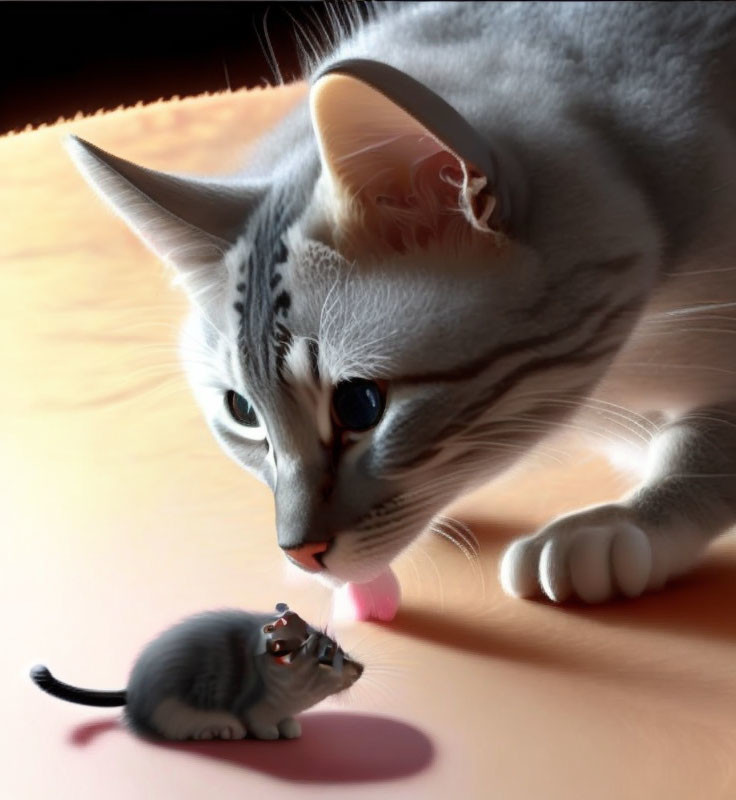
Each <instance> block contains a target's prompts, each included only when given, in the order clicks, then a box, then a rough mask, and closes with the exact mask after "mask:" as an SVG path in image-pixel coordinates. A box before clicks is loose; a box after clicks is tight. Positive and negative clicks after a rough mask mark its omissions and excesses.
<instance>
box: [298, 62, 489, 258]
mask: <svg viewBox="0 0 736 800" xmlns="http://www.w3.org/2000/svg"><path fill="white" fill-rule="evenodd" d="M312 113H313V116H314V120H315V125H316V131H317V133H318V137H319V140H320V144H321V153H322V158H323V162H324V164H325V166H326V167H327V171H328V174H329V175H330V176H331V179H332V180H331V185H332V188H333V190H334V192H335V201H336V206H337V208H338V209H339V210H338V219H339V229H340V230H339V236H338V238H339V239H340V240H341V241H340V244H341V249H343V250H345V254H346V255H348V257H350V256H351V255H358V253H362V254H365V253H366V252H374V253H381V251H385V250H386V249H389V250H392V251H396V252H406V251H408V250H411V249H415V248H424V247H426V246H427V245H429V244H432V243H442V244H445V243H446V242H447V241H448V240H449V241H453V240H458V239H461V238H467V237H468V236H470V235H472V233H473V231H474V230H475V231H483V232H488V231H489V230H490V229H489V227H488V225H487V221H488V219H489V218H490V213H491V211H492V210H493V198H492V196H491V195H490V193H489V192H488V187H487V185H486V179H485V178H484V177H483V176H481V175H480V173H479V172H478V171H477V170H476V169H475V168H474V166H473V165H471V164H469V163H466V162H465V161H463V160H462V159H461V158H460V157H459V156H457V155H456V154H455V153H454V152H453V150H452V148H451V147H450V146H449V145H446V144H445V143H443V142H442V141H440V140H439V139H438V138H437V137H435V136H434V135H433V134H432V132H431V131H430V130H429V129H428V128H426V127H425V126H424V125H423V124H422V123H421V122H419V121H418V120H417V119H415V118H414V117H413V116H411V114H409V113H408V112H407V111H405V110H404V109H403V108H401V107H400V106H398V105H396V104H395V103H393V102H392V101H391V100H389V99H388V98H387V97H385V96H384V95H382V94H381V93H380V92H378V91H376V90H375V89H373V88H371V87H369V86H367V85H366V84H364V83H362V82H361V81H359V80H355V79H353V78H350V77H347V76H341V75H329V76H327V77H326V78H323V79H322V80H321V81H320V82H319V83H318V84H317V86H316V87H315V89H314V90H313V93H312Z"/></svg>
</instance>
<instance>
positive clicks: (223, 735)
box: [192, 720, 245, 740]
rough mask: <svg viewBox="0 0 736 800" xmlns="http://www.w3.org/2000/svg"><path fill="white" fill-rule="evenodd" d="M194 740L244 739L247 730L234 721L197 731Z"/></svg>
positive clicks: (208, 726)
mask: <svg viewBox="0 0 736 800" xmlns="http://www.w3.org/2000/svg"><path fill="white" fill-rule="evenodd" d="M192 738H193V739H204V740H206V739H244V738H245V728H244V727H243V725H242V724H241V723H240V722H238V721H237V720H234V721H233V722H229V723H227V724H214V725H207V726H206V727H204V728H201V729H200V730H198V731H196V732H195V733H194V735H193V736H192Z"/></svg>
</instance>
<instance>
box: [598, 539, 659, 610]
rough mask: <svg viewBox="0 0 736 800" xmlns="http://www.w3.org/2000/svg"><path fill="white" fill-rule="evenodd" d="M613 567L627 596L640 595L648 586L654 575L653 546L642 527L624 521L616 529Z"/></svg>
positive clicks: (619, 586)
mask: <svg viewBox="0 0 736 800" xmlns="http://www.w3.org/2000/svg"><path fill="white" fill-rule="evenodd" d="M611 569H612V570H613V575H614V578H615V580H616V584H617V586H618V589H619V591H620V592H621V594H623V595H626V597H638V596H639V595H640V594H642V592H643V591H644V590H645V589H646V588H647V584H648V583H649V582H650V580H651V579H652V577H653V574H652V548H651V545H650V543H649V537H648V536H647V535H646V533H644V531H643V530H642V529H641V528H638V527H637V526H636V525H630V524H627V523H623V524H622V525H621V526H620V527H619V529H618V530H617V531H616V534H615V535H614V537H613V542H612V543H611ZM662 583H664V577H663V578H662Z"/></svg>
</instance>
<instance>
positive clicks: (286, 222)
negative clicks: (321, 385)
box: [234, 191, 299, 380]
mask: <svg viewBox="0 0 736 800" xmlns="http://www.w3.org/2000/svg"><path fill="white" fill-rule="evenodd" d="M298 213H299V208H298V207H297V204H296V203H295V202H294V200H293V198H290V197H288V196H287V195H286V193H285V192H281V193H277V192H275V191H272V192H269V193H268V194H267V195H266V197H265V198H264V199H263V201H262V202H261V204H260V206H259V207H258V209H257V210H256V211H255V213H254V215H253V219H252V222H251V228H250V231H251V235H250V237H249V239H250V248H251V249H250V253H249V256H248V259H247V261H246V265H247V271H246V274H245V276H244V278H243V280H242V281H240V282H239V283H238V285H237V287H236V288H237V291H238V292H239V297H238V299H237V300H236V301H235V304H234V305H235V310H236V311H237V312H238V313H239V314H240V315H241V325H240V337H239V338H240V344H241V347H242V349H243V351H244V352H245V351H247V352H248V356H249V357H248V364H249V371H251V372H252V374H253V377H255V378H260V379H261V380H267V379H269V378H270V377H271V372H272V365H275V368H276V371H277V373H278V372H279V367H280V365H281V364H282V363H283V359H284V358H285V355H286V352H288V347H289V345H290V333H289V332H288V329H286V328H285V326H284V325H283V324H282V323H283V320H284V319H285V318H286V317H287V316H288V312H289V308H290V307H291V295H290V294H289V292H288V291H286V289H284V288H281V290H280V291H277V293H276V297H274V296H273V295H274V291H276V290H277V289H278V287H279V284H280V283H281V281H282V277H283V276H282V272H281V271H279V272H277V271H276V268H277V267H279V266H281V265H283V264H284V263H285V262H286V260H287V258H288V249H287V247H286V243H285V241H284V234H285V233H286V231H287V229H288V228H289V227H290V226H291V225H292V224H293V222H294V220H295V219H296V218H297V216H298ZM240 287H242V289H241V288H240Z"/></svg>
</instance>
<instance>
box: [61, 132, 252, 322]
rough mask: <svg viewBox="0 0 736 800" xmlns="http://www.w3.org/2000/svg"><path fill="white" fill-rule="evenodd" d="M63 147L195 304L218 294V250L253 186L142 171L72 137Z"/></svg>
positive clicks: (234, 228)
mask: <svg viewBox="0 0 736 800" xmlns="http://www.w3.org/2000/svg"><path fill="white" fill-rule="evenodd" d="M67 150H68V152H69V154H70V155H71V157H72V159H73V161H74V163H75V164H76V166H77V167H78V169H79V170H80V172H81V173H82V175H83V176H84V177H85V179H86V180H87V182H88V183H89V184H90V186H91V187H92V188H93V189H94V190H95V192H96V193H97V194H98V195H99V196H100V197H101V198H102V199H103V200H104V201H105V202H106V203H107V204H108V205H109V206H110V207H111V208H112V210H113V211H114V212H115V213H116V214H118V215H119V216H120V217H121V218H122V219H123V220H124V221H125V223H126V224H127V225H128V226H129V227H130V228H131V229H132V230H133V232H134V233H135V234H137V236H138V237H139V238H140V239H142V241H143V242H144V244H145V245H146V246H147V247H148V248H149V249H150V250H152V251H153V252H154V253H155V254H156V255H157V256H158V257H159V258H160V259H161V260H162V261H163V262H164V263H166V264H167V265H169V266H171V267H173V268H174V269H175V270H176V272H177V273H178V277H179V281H178V282H180V283H181V284H182V285H183V287H184V288H185V289H186V291H187V293H188V294H189V296H190V298H191V299H192V300H193V301H194V302H195V303H196V304H197V305H200V306H204V305H206V304H207V303H208V302H209V301H210V300H211V299H214V298H215V297H217V296H218V295H219V293H220V291H221V290H222V289H224V287H225V282H226V278H227V275H226V269H225V265H224V256H225V254H226V253H227V252H228V250H230V248H231V247H232V246H233V245H234V244H235V243H236V241H237V239H238V237H239V235H240V234H241V233H242V231H243V228H244V226H245V222H246V220H247V218H248V215H249V214H250V212H251V211H252V209H253V207H254V206H255V204H256V203H257V202H258V199H259V198H260V196H261V192H260V190H259V188H258V187H244V186H243V185H240V184H235V183H226V182H223V181H217V180H206V179H199V178H185V177H181V176H177V175H171V174H168V173H165V172H157V171H155V170H152V169H146V168H145V167H140V166H138V165H137V164H134V163H132V162H130V161H126V160H125V159H122V158H118V157H117V156H114V155H112V154H111V153H108V152H106V151H105V150H102V149H100V148H99V147H96V146H95V145H93V144H90V143H89V142H86V141H84V140H83V139H79V138H77V137H76V136H70V137H69V138H68V140H67Z"/></svg>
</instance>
